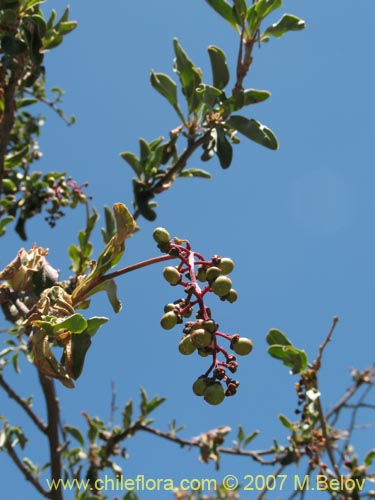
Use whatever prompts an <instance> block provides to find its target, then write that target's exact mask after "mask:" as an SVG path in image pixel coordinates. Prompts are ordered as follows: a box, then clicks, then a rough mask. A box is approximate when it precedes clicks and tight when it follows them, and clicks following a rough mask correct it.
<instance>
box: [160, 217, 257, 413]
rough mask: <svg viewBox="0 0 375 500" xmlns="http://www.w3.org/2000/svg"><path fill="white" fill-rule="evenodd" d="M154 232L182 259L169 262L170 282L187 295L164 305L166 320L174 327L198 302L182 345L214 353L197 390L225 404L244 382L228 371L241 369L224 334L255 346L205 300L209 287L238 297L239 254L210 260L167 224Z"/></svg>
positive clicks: (245, 349)
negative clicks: (222, 323) (223, 323)
mask: <svg viewBox="0 0 375 500" xmlns="http://www.w3.org/2000/svg"><path fill="white" fill-rule="evenodd" d="M153 237H154V240H155V241H156V243H157V245H158V248H159V249H160V250H161V251H162V252H163V253H166V254H169V255H171V256H173V257H176V258H178V259H179V260H180V263H179V264H178V265H177V266H167V267H165V268H164V270H163V276H164V278H165V280H166V281H167V282H168V283H169V284H170V285H172V286H177V285H180V286H182V287H183V288H184V292H185V297H184V298H182V299H178V300H176V301H175V302H173V303H170V304H167V305H166V306H165V307H164V314H163V316H162V318H161V320H160V324H161V326H162V328H164V329H165V330H171V329H172V328H174V327H175V326H176V325H177V324H182V323H183V322H184V320H185V319H187V318H190V317H191V316H192V314H193V310H194V307H196V313H195V319H194V320H192V321H186V322H185V325H184V328H183V333H184V336H183V337H182V339H181V340H180V343H179V346H178V349H179V351H180V353H181V354H184V355H189V354H193V353H194V352H197V353H198V354H199V355H200V356H203V357H206V356H212V363H211V365H210V367H209V369H208V370H207V371H206V373H205V374H204V375H201V376H200V377H199V378H198V379H197V380H196V381H195V382H194V384H193V392H194V393H195V394H196V395H197V396H203V397H204V400H205V401H207V403H209V404H212V405H217V404H220V403H221V402H222V401H223V400H224V398H225V396H233V395H234V394H236V392H237V388H238V386H239V382H238V380H234V379H232V378H231V377H229V376H228V374H227V371H229V372H230V373H235V372H236V371H237V368H238V363H237V360H236V356H235V355H234V354H231V353H229V352H228V351H227V350H226V349H224V348H223V347H222V346H220V345H219V343H218V340H219V339H220V338H223V339H226V340H227V341H228V342H229V343H230V349H231V350H232V351H233V352H234V353H235V354H237V355H239V356H246V355H247V354H250V352H251V351H252V348H253V344H252V341H251V340H250V339H248V338H245V337H240V336H239V335H238V334H233V335H230V334H227V333H224V332H221V331H219V325H218V324H217V323H216V322H215V320H214V319H213V318H212V314H211V310H210V308H209V307H207V306H206V305H205V302H204V299H205V295H206V294H207V293H214V294H215V295H217V296H218V297H219V298H220V299H221V300H222V301H227V302H229V303H233V302H235V301H236V300H237V292H236V291H235V290H234V289H233V288H232V281H231V279H230V278H229V276H228V275H229V274H230V273H231V272H232V271H233V269H234V263H233V260H232V259H230V258H221V257H219V256H218V255H214V256H213V257H212V259H211V260H206V259H205V258H204V257H203V256H202V255H201V254H199V253H198V252H194V251H193V250H192V249H191V246H190V243H189V242H188V241H187V240H180V239H179V238H174V239H173V240H171V237H170V235H169V233H168V231H167V230H166V229H164V228H161V227H158V228H156V229H155V230H154V233H153ZM198 282H200V283H202V285H199V283H198ZM219 354H220V355H221V356H222V357H223V358H224V360H223V361H220V359H219ZM224 386H225V388H224Z"/></svg>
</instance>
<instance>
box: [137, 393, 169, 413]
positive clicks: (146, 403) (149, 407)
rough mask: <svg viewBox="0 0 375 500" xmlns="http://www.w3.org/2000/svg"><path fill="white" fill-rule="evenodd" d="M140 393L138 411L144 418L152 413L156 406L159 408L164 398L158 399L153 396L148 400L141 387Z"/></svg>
mask: <svg viewBox="0 0 375 500" xmlns="http://www.w3.org/2000/svg"><path fill="white" fill-rule="evenodd" d="M140 392H141V403H140V410H141V415H142V417H146V416H147V415H149V414H150V413H151V412H152V411H154V410H155V409H156V408H157V407H158V406H160V405H161V404H162V403H164V401H165V398H159V397H158V396H154V397H153V398H152V399H150V400H148V399H147V393H146V391H145V390H144V389H143V387H141V389H140Z"/></svg>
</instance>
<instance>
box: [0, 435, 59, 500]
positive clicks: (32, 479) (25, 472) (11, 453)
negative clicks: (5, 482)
mask: <svg viewBox="0 0 375 500" xmlns="http://www.w3.org/2000/svg"><path fill="white" fill-rule="evenodd" d="M4 446H5V448H6V450H7V452H8V455H9V456H10V458H11V459H12V460H13V462H14V463H15V465H16V466H17V468H18V469H19V470H20V471H21V472H22V474H23V476H24V477H25V479H26V481H29V482H30V483H31V484H32V485H33V486H34V488H35V489H36V490H37V491H38V492H39V493H40V494H41V495H42V496H44V497H45V498H52V495H51V492H49V491H47V490H45V489H44V488H43V487H42V486H41V484H40V483H39V481H38V480H37V479H36V478H35V477H34V476H33V475H32V474H31V472H30V471H29V469H28V468H27V467H26V466H25V465H24V464H23V463H22V461H21V460H20V458H19V456H18V455H17V453H16V452H15V450H14V448H13V447H12V445H11V444H10V443H9V442H8V441H5V444H4Z"/></svg>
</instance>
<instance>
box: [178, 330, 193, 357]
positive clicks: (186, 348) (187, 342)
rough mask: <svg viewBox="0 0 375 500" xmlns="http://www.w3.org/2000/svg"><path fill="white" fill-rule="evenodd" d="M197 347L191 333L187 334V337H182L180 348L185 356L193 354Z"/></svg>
mask: <svg viewBox="0 0 375 500" xmlns="http://www.w3.org/2000/svg"><path fill="white" fill-rule="evenodd" d="M195 349H196V348H195V345H194V344H193V341H192V339H191V335H185V337H182V339H181V340H180V343H179V344H178V350H179V351H180V353H181V354H183V355H184V356H188V355H189V354H193V352H194V351H195Z"/></svg>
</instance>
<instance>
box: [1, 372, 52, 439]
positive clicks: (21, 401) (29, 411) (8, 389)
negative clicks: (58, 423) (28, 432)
mask: <svg viewBox="0 0 375 500" xmlns="http://www.w3.org/2000/svg"><path fill="white" fill-rule="evenodd" d="M0 386H1V387H2V388H3V389H4V391H5V392H6V393H7V394H8V396H9V397H10V398H11V399H13V400H14V401H15V402H16V403H17V404H18V405H19V406H20V407H21V408H22V409H23V410H24V411H25V413H26V414H27V415H28V416H29V417H30V419H31V420H32V421H33V422H34V424H35V425H36V426H37V427H38V429H39V430H40V431H41V432H43V434H47V426H46V424H45V423H44V422H43V421H42V420H41V419H40V418H39V417H38V416H37V415H36V414H35V413H34V412H33V411H32V409H31V408H30V406H29V405H28V404H27V403H26V401H25V400H24V399H22V398H21V397H20V396H19V395H18V394H17V393H16V392H15V391H14V390H13V389H12V388H11V387H10V386H9V385H8V384H7V382H5V380H4V378H3V376H2V375H1V374H0Z"/></svg>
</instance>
